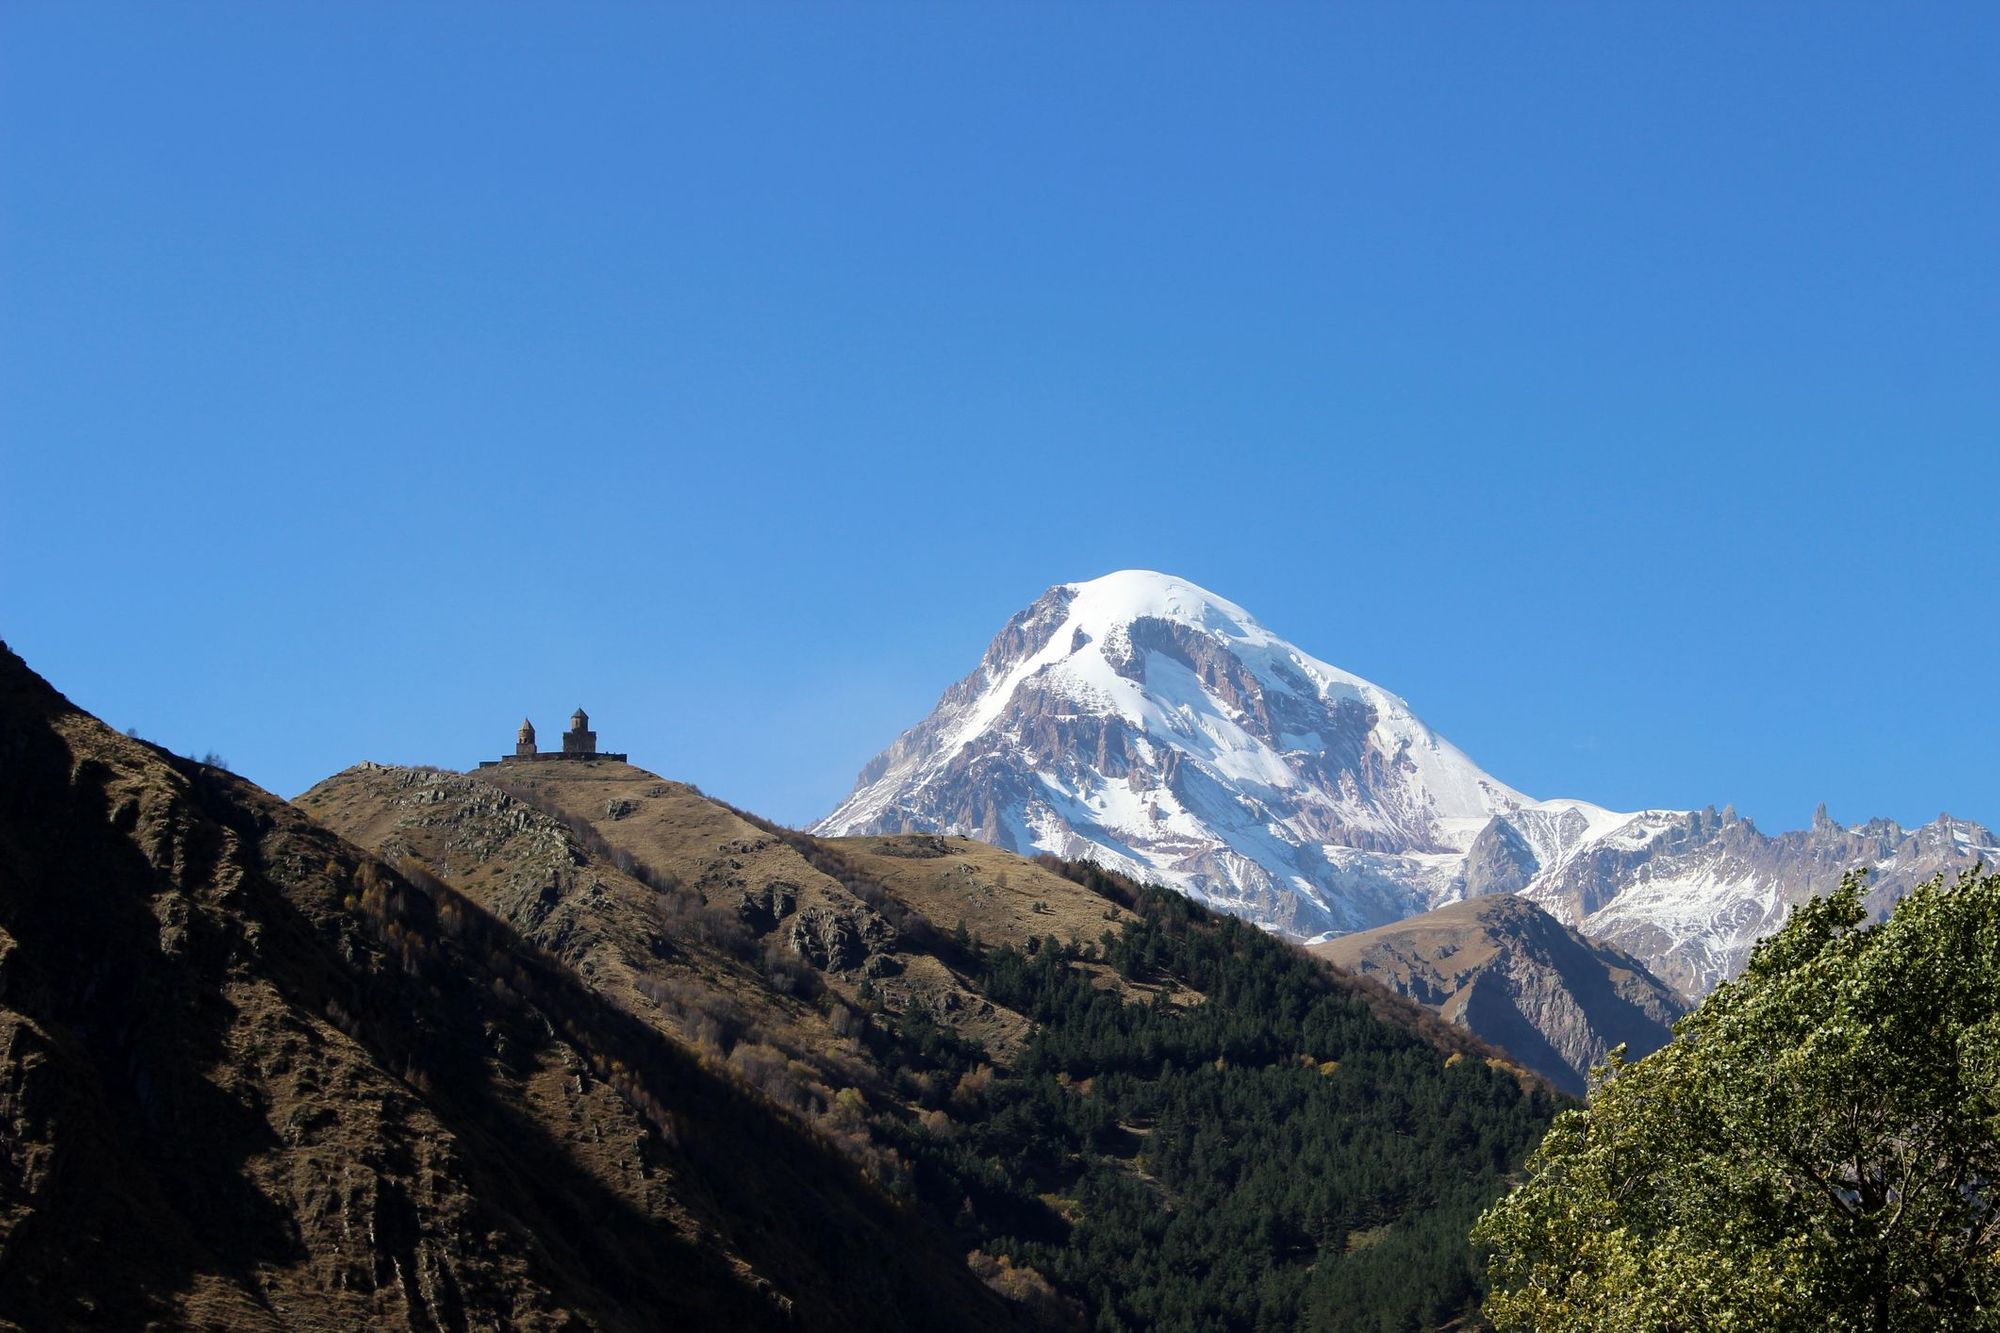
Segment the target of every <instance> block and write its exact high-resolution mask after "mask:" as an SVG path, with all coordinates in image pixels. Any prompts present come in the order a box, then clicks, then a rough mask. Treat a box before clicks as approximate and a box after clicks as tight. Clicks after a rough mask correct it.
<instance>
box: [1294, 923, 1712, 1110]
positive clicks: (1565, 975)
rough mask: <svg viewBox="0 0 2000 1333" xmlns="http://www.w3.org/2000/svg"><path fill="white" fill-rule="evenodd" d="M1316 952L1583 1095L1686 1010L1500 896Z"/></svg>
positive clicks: (1633, 971) (1616, 957) (1615, 954)
mask: <svg viewBox="0 0 2000 1333" xmlns="http://www.w3.org/2000/svg"><path fill="white" fill-rule="evenodd" d="M1312 951H1313V952H1314V953H1316V954H1318V955H1319V956H1320V957H1322V958H1325V959H1328V960H1329V961H1331V962H1333V963H1335V964H1336V965H1338V966H1340V967H1343V968H1346V969H1347V970H1348V971H1350V972H1357V973H1359V974H1360V975H1362V976H1364V977H1372V978H1374V979H1375V980H1377V981H1380V982H1382V983H1384V984H1385V985H1388V986H1390V987H1392V988H1394V989H1395V990H1396V991H1398V992H1400V993H1401V994H1404V995H1407V996H1409V997H1410V998H1411V999H1414V1000H1416V1001H1418V1002H1419V1003H1421V1004H1423V1005H1425V1006H1427V1007H1429V1008H1431V1009H1433V1010H1435V1011H1436V1012H1438V1013H1439V1014H1441V1015H1443V1016H1444V1017H1445V1018H1447V1019H1449V1020H1450V1021H1452V1022H1454V1023H1457V1024H1458V1025H1460V1026H1461V1027H1464V1028H1465V1029H1467V1030H1468V1031H1470V1032H1473V1033H1476V1034H1477V1035H1478V1036H1480V1037H1481V1038H1483V1039H1484V1040H1486V1041H1489V1042H1492V1043H1493V1044H1494V1045H1495V1046H1498V1047H1501V1048H1502V1049H1504V1050H1505V1051H1506V1052H1507V1053H1508V1054H1509V1055H1511V1056H1513V1057H1514V1059H1516V1060H1518V1061H1520V1062H1521V1063H1522V1064H1524V1065H1526V1066H1527V1067H1528V1068H1530V1069H1533V1070H1535V1071H1536V1072H1537V1073H1539V1074H1542V1075H1543V1076H1545V1077H1547V1078H1548V1079H1550V1080H1551V1081H1552V1082H1554V1083H1555V1084H1556V1086H1558V1087H1560V1088H1563V1089H1565V1090H1566V1091H1569V1092H1573V1093H1577V1094H1579V1095H1581V1094H1582V1092H1583V1091H1584V1089H1585V1086H1586V1082H1587V1077H1588V1075H1589V1072H1590V1069H1591V1067H1592V1066H1593V1065H1596V1064H1600V1063H1602V1062H1603V1059H1604V1054H1605V1052H1606V1051H1608V1050H1610V1049H1611V1048H1612V1047H1614V1046H1617V1045H1618V1044H1620V1043H1621V1042H1622V1043H1624V1044H1625V1046H1626V1047H1627V1056H1628V1058H1630V1059H1634V1060H1636V1059H1639V1058H1640V1057H1641V1056H1644V1055H1648V1054H1650V1053H1651V1052H1653V1051H1655V1050H1657V1049H1659V1048H1660V1047H1661V1046H1663V1045H1665V1044H1666V1043H1667V1041H1668V1040H1669V1039H1670V1037H1671V1036H1672V1033H1671V1032H1670V1031H1669V1029H1670V1027H1671V1026H1672V1024H1673V1022H1674V1020H1675V1019H1677V1018H1679V1017H1680V1016H1681V1015H1682V1014H1683V1013H1685V1012H1687V1005H1686V1003H1685V1002H1684V1001H1683V1000H1682V999H1681V997H1680V996H1679V995H1678V994H1676V993H1675V992H1674V991H1673V990H1672V989H1671V988H1670V987H1668V986H1666V985H1665V984H1663V983H1662V982H1660V981H1659V980H1658V979H1657V978H1656V977H1654V976H1653V975H1652V974H1651V973H1649V972H1647V971H1646V969H1645V967H1644V966H1643V965H1642V964H1641V963H1640V962H1639V961H1638V960H1637V959H1635V958H1633V957H1632V956H1631V955H1629V954H1627V953H1625V952H1624V951H1622V950H1620V949H1618V948H1615V947H1613V946H1611V945H1608V944H1601V943H1597V942H1594V941H1592V940H1589V939H1586V938H1585V937H1584V936H1582V935H1580V934H1578V933H1577V932H1576V931H1574V930H1572V929H1570V928H1569V927H1567V926H1565V925H1563V924H1562V923H1561V922H1559V921H1557V920H1556V919H1555V918H1554V917H1552V916H1550V915H1549V914H1548V913H1547V912H1544V911H1542V910H1541V909H1540V908H1538V907H1536V906H1535V905H1534V904H1533V903H1531V902H1529V901H1528V900H1527V899H1525V898H1521V897H1518V896H1516V895H1513V894H1493V895H1491V896H1488V897H1482V898H1475V899H1472V900H1470V901H1467V902H1461V903H1453V904H1450V905H1449V906H1446V907H1440V908H1438V909H1437V910H1435V911H1431V912H1425V913H1423V914H1421V915H1419V916H1413V917H1410V918H1408V919H1407V920H1404V921H1398V922H1396V923H1394V924H1393V925H1387V926H1378V927H1376V928H1375V929H1374V930H1367V931H1361V932H1358V933H1356V934H1352V935H1343V936H1340V937H1339V938H1338V939H1334V940H1329V941H1327V942H1325V943H1323V944H1316V945H1314V946H1313V948H1312Z"/></svg>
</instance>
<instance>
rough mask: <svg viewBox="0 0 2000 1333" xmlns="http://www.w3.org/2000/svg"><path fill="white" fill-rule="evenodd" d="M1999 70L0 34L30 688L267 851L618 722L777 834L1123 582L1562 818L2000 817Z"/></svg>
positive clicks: (1430, 37) (1866, 47)
mask: <svg viewBox="0 0 2000 1333" xmlns="http://www.w3.org/2000/svg"><path fill="white" fill-rule="evenodd" d="M559 14H560V16H561V17H560V18H558V15H559ZM1997 39H2000V9H1995V8H1994V7H1991V6H1966V7H1951V6H1927V7H1923V8H1921V9H1910V8H1907V7H1905V8H1888V7H1868V8H1843V7H1837V6H1828V5H1817V4H1816V5H1812V6H1758V7H1755V8H1754V10H1749V11H1746V10H1744V9H1742V8H1741V7H1734V6H1720V5H1714V6H1674V7H1671V8H1668V7H1660V6H1654V7H1645V8H1640V7H1635V6H1595V7H1585V6H1579V5H1541V6H1504V7H1503V6H1484V5H1436V6H1406V5H1382V6H1344V7H1332V6H1298V7H1295V6H1269V7H1262V8H1249V7H1242V6H1221V5H1215V6H1193V5H1169V6H1144V7H1140V6H1129V7H1128V6H1116V5H1090V6H1074V5H1065V6H1050V7H1036V6H1027V5H1020V4H1007V5H988V6H972V5H951V6H915V5H910V6H888V5H874V6H851V7H834V6H788V5H782V6H781V5H771V6H733V5H732V6H722V5H717V6H713V7H709V8H675V9H663V8H656V7H651V6H636V5H635V6H610V5H603V6H594V7H593V6H584V7H580V9H579V8H578V7H564V8H562V9H561V10H558V9H555V8H551V7H547V6H528V5H518V6H508V5H500V6H488V5H478V6H471V5H467V6H458V7H453V6H447V5H442V4H439V5H425V6H393V7H392V6H387V5H338V6H324V7H313V6H308V5H303V4H292V5H283V6H273V5H266V4H243V5H236V6H227V5H172V6H139V5H132V6H126V7H98V6H89V5H80V4H68V3H64V4H42V3H28V2H27V0H20V2H17V3H13V4H9V5H7V6H5V7H4V8H0V635H4V637H5V638H6V639H7V641H8V642H9V643H10V644H11V645H12V646H13V647H14V648H15V649H16V650H17V651H19V652H21V653H22V654H23V655H25V656H26V657H27V658H28V660H29V662H30V664H31V665H33V666H35V667H36V668H37V669H38V670H40V671H41V672H43V674H45V675H47V676H48V677H50V678H51V679H52V680H53V681H54V682H55V683H56V684H57V685H58V686H59V687H61V688H62V689H64V690H65V691H66V692H68V693H69V694H70V695H71V697H72V698H74V699H76V700H77V701H78V702H79V703H80V704H82V705H84V706H85V707H88V708H90V709H91V710H93V711H95V712H98V713H100V714H101V715H102V716H104V717H105V718H106V719H107V720H108V721H110V722H112V723H113V724H115V725H117V726H120V727H125V726H133V727H137V728H138V729H139V730H140V731H141V732H143V733H144V734H145V735H147V736H148V737H150V738H152V739H156V740H158V741H160V742H162V743H164V744H167V745H170V746H173V747H174V748H176V749H180V750H184V751H189V750H191V751H195V752H200V751H206V750H214V751H218V752H220V753H221V754H223V755H225V756H226V757H228V759H229V760H230V761H231V762H232V764H233V765H234V766H235V767H236V768H237V769H238V771H240V772H243V773H245V774H247V775H248V776H250V777H252V778H254V779H256V780H257V781H259V782H261V783H263V784H265V785H266V786H268V787H271V788H273V789H274V790H276V791H279V792H280V793H283V794H286V795H290V794H293V793H295V792H297V791H299V790H301V789H302V788H304V787H306V786H308V785H310V784H311V783H312V782H313V781H315V780H317V779H318V778H320V777H322V776H324V775H326V774H328V773H331V772H333V771H335V770H337V769H339V768H342V767H344V766H346V765H347V764H349V763H352V762H354V761H356V760H359V759H363V758H372V759H379V760H385V761H405V762H432V763H439V764H445V765H450V766H468V765H470V764H472V763H473V762H474V761H476V760H477V759H479V758H482V757H486V756H489V755H493V754H498V753H500V752H501V751H502V750H503V749H505V748H506V747H507V746H508V745H509V743H510V742H511V738H512V732H513V728H514V726H515V724H516V723H517V722H518V721H519V719H520V716H521V714H522V713H523V712H524V711H526V712H528V713H530V714H531V715H532V716H533V717H534V718H535V720H536V722H537V724H538V725H540V726H541V727H542V728H543V729H544V730H545V732H546V731H553V730H556V729H559V727H560V725H561V721H562V719H563V718H564V717H566V715H567V714H568V712H569V710H570V709H571V708H572V707H574V706H575V705H577V704H578V703H582V704H584V705H586V706H587V707H589V708H590V710H591V712H592V713H593V715H594V716H595V718H596V719H597V723H598V727H599V731H600V733H601V737H602V743H603V744H604V745H605V746H606V747H607V748H616V749H623V750H628V751H630V752H631V753H632V755H633V758H634V760H635V761H636V762H639V763H642V764H644V765H646V766H647V767H650V768H654V769H656V770H658V771H660V772H662V773H665V774H668V775H670V776H673V777H677V778H684V779H687V780H690V781H694V782H697V783H699V784H700V785H701V786H702V787H703V788H705V789H707V790H709V791H711V792H713V793H716V794H719V795H721V796H724V797H726V798H728V799H730V800H732V801H735V802H737V803H739V804H743V805H747V806H750V807H752V808H755V809H758V810H760V811H763V812H765V813H767V814H769V815H772V816H774V817H777V818H780V819H784V820H788V821H792V822H802V821H805V820H808V819H810V818H812V817H814V816H816V815H818V814H820V813H823V812H824V811H825V810H826V809H828V808H830V807H831V806H832V805H833V804H834V802H835V801H836V800H837V799H838V798H839V797H840V796H841V795H842V794H844V793H845V791H846V789H847V787H848V785H849V783H850V782H851V781H852V779H853V776H854V773H855V771H856V769H857V768H858V767H859V766H860V765H861V764H862V763H863V762H864V761H865V760H866V759H867V758H868V757H869V756H870V755H871V754H873V753H874V752H875V751H876V750H878V749H880V748H881V747H882V746H883V745H885V744H886V743H887V742H888V741H890V740H891V739H892V738H893V737H894V736H895V734H896V733H897V732H898V731H899V730H901V729H902V728H903V727H905V726H908V725H910V724H911V723H913V722H915V721H916V720H917V719H918V718H920V717H921V716H922V715H923V713H924V712H925V711H926V710H927V709H928V708H929V707H930V705H931V704H932V702H933V701H934V700H935V698H936V696H937V694H938V693H939V692H940V691H941V690H942V689H943V688H944V687H945V686H946V685H947V684H948V683H949V682H951V681H952V680H954V679H955V678H957V677H958V676H960V675H962V674H963V673H964V672H965V671H967V670H969V669H970V668H971V666H972V665H973V663H974V662H975V661H976V660H977V658H978V656H979V653H980V652H981V651H982V649H983V648H984V646H985V643H986V641H987V639H988V638H989V637H990V636H991V635H992V633H993V632H994V631H995V630H996V629H998V627H999V626H1000V624H1001V623H1002V622H1004V620H1005V619H1006V618H1007V616H1008V615H1010V614H1011V613H1012V612H1013V611H1015V610H1016V609H1018V608H1019V607H1020V606H1022V605H1025V604H1026V603H1027V602H1028V601H1030V600H1031V599H1033V598H1034V597H1035V596H1036V595H1037V594H1038V593H1039V592H1040V591H1041V590H1042V589H1043V588H1044V587H1046V586H1048V585H1049V584H1052V583H1056V582H1061V581H1066V580H1072V579H1079V578H1088V577H1092V576H1094V575H1097V574H1101V573H1104V572H1107V571H1109V570H1113V569H1118V568H1124V567H1133V566H1138V567H1147V568H1155V569H1164V570H1168V571H1171V572H1174V573H1177V574H1180V575H1183V576H1185V577H1188V578H1191V579H1193V580H1195V581H1197V582H1199V583H1202V584H1204V585H1206V586H1208V587H1210V588H1212V589H1213V590H1215V591H1217V592H1219V593H1221V594H1223V595H1224V596H1227V597H1229V598H1232V599H1234V600H1236V601H1238V602H1241V603H1243V604H1244V605H1246V606H1247V607H1249V608H1250V609H1251V610H1252V611H1253V612H1254V613H1256V614H1257V615H1258V616H1259V618H1260V619H1262V620H1263V621H1264V622H1265V623H1266V624H1267V625H1269V626H1270V627H1271V628H1272V629H1274V630H1276V631H1278V632H1279V633H1282V634H1284V635H1286V636H1288V637H1290V638H1292V639H1294V640H1295V641H1297V642H1298V643H1299V644H1301V645H1302V646H1303V647H1305V648H1307V649H1308V650H1309V651H1312V652H1314V653H1316V654H1317V655H1319V656H1321V657H1324V658H1326V659H1328V660H1330V661H1333V662H1335V663H1337V664H1339V665H1341V666H1343V667H1345V668H1347V669H1349V670H1352V671H1355V672H1358V673H1360V674H1362V675H1365V676H1368V677H1370V678H1371V679H1374V680H1376V681H1378V682H1380V683H1381V684H1383V685H1385V686H1387V687H1388V688H1390V689H1393V690H1395V691H1397V692H1398V693H1401V694H1402V695H1404V696H1405V697H1407V698H1408V699H1409V700H1410V701H1411V703H1412V704H1413V705H1414V706H1415V707H1416V709H1417V710H1418V712H1419V713H1420V714H1422V715H1423V716H1424V717H1425V718H1426V719H1427V720H1428V721H1430V722H1431V723H1432V724H1433V725H1434V726H1436V727H1437V728H1438V729H1439V730H1440V731H1441V732H1443V733H1444V734H1445V735H1447V736H1449V737H1451V738H1452V739H1453V740H1455V741H1456V742H1457V743H1458V744H1459V745H1460V746H1462V747H1463V748H1464V749H1466V750H1467V751H1468V752H1469V753H1470V754H1472V755H1473V756H1474V758H1475V759H1477V760H1478V761H1479V762H1481V763H1482V764H1483V765H1484V766H1485V767H1486V768H1488V769H1489V770H1491V771H1492V772H1493V773H1495V774H1496V775H1497V776H1499V777H1501V778H1502V779H1503V780H1505V781H1507V782H1509V783H1512V784H1513V785H1515V786H1517V787H1520V788H1523V789H1524V790H1527V791H1530V792H1533V793H1535V794H1537V795H1544V796H1553V795H1572V796H1580V797H1585V798H1589V799H1592V800H1596V801H1599V802H1602V803H1604V804H1607V805H1611V806H1614V807H1621V808H1631V807H1636V806H1642V805H1672V806H1690V805H1700V804H1706V803H1710V802H1713V803H1715V804H1718V805H1719V804H1721V803H1723V802H1725V801H1732V800H1733V801H1734V802H1735V803H1736V804H1737V805H1738V807H1739V808H1740V809H1742V810H1743V811H1744V812H1745V813H1747V814H1750V815H1753V816H1755V817H1756V818H1757V819H1758V820H1759V821H1760V823H1762V824H1764V825H1765V826H1766V827H1768V828H1777V827H1795V826H1798V825H1800V824H1803V823H1804V822H1805V821H1806V819H1807V817H1808V815H1809V814H1810V811H1811V809H1812V806H1813V804H1814V803H1815V802H1817V801H1820V800H1825V801H1826V802H1828V803H1829V804H1830V806H1831V808H1832V811H1833V813H1834V814H1835V815H1836V816H1837V817H1840V818H1844V819H1848V820H1858V819H1861V818H1864V817H1867V816H1870V815H1878V814H1879V815H1890V816H1894V817H1897V818H1900V819H1903V820H1905V821H1914V820H1923V819H1929V818H1932V817H1934V816H1935V815H1936V814H1937V813H1938V812H1939V811H1940V810H1941V809H1949V810H1951V811H1952V812H1953V813H1954V814H1958V815H1962V816H1969V817H1973V818H1980V819H1984V820H1986V821H1989V822H1992V821H2000V777H1996V773H2000V767H1996V764H1995V756H1996V754H2000V722H1996V709H1995V700H1994V690H1993V679H1994V674H1995V673H1994V666H1993V663H1994V661H1995V659H1996V649H2000V631H1997V630H1996V623H2000V616H1996V598H1995V593H1996V582H2000V580H1996V573H2000V540H1996V538H1995V536H1994V527H1993V518H1992V512H1993V502H1994V497H1995V495H1996V483H2000V374H1996V371H2000V337H1996V329H1997V328H2000V262H1996V255H2000V244H1996V242H2000V193H1997V191H2000V184H1997V183H2000V123H1996V122H2000V116H1996V109H2000V93H1996V88H1995V84H1994V81H1993V79H1992V77H1991V65H1992V61H1993V58H1994V54H1995V52H1996V50H2000V40H1997Z"/></svg>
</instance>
